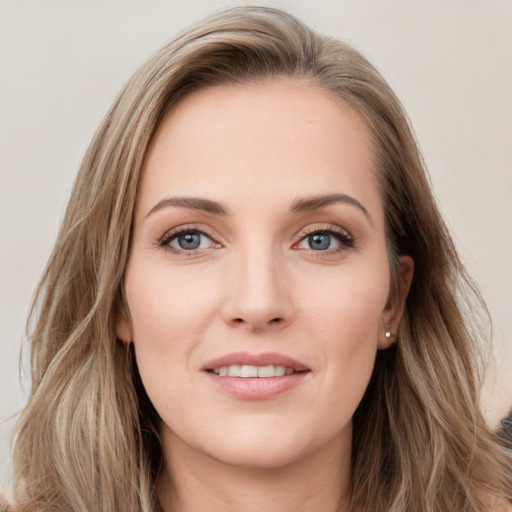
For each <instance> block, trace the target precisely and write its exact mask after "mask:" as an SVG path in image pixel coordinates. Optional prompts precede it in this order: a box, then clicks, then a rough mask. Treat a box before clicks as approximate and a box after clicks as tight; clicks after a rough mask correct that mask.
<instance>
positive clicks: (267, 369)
mask: <svg viewBox="0 0 512 512" xmlns="http://www.w3.org/2000/svg"><path fill="white" fill-rule="evenodd" d="M209 371H210V372H212V373H214V374H215V375H218V376H219V377H240V378H242V379H246V378H272V377H283V376H285V375H293V374H294V373H303V372H305V371H307V370H303V371H302V372H299V371H296V370H294V369H293V368H287V367H285V366H280V365H267V366H251V365H246V364H244V365H239V364H233V365H230V366H220V367H217V368H213V369H212V370H209Z"/></svg>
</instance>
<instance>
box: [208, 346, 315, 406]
mask: <svg viewBox="0 0 512 512" xmlns="http://www.w3.org/2000/svg"><path fill="white" fill-rule="evenodd" d="M235 364H238V365H249V366H270V365H274V366H284V367H285V368H292V369H293V370H294V371H295V372H297V373H293V374H291V375H283V376H282V377H267V378H262V377H248V378H242V377H227V376H225V377H220V376H219V375H216V374H215V373H213V371H212V370H213V369H214V368H220V367H221V366H231V365H235ZM201 370H203V371H204V372H205V375H206V377H208V378H209V380H210V382H212V383H213V384H214V385H215V386H216V387H217V388H218V389H220V390H221V391H222V392H224V393H227V394H228V395H231V396H233V397H235V398H239V399H242V400H266V399H270V398H274V397H276V396H278V395H280V394H281V393H284V392H285V391H288V390H290V389H293V388H294V387H296V386H298V385H299V384H301V383H302V382H304V381H305V380H307V379H308V378H309V377H310V376H311V372H310V371H309V368H308V367H307V366H306V365H305V364H303V363H301V362H300V361H297V360H296V359H292V358H291V357H288V356H284V355H282V354H277V353H273V352H265V353H262V354H256V355H253V354H249V353H247V352H236V353H232V354H227V355H225V356H222V357H219V358H218V359H214V360H213V361H209V362H208V363H206V364H205V365H204V366H203V367H202V368H201Z"/></svg>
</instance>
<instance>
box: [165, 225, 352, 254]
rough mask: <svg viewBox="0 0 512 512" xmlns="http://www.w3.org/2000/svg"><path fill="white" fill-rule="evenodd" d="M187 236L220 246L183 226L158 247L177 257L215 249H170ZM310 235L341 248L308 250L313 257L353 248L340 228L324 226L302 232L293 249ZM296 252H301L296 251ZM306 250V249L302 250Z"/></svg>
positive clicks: (348, 237) (204, 231)
mask: <svg viewBox="0 0 512 512" xmlns="http://www.w3.org/2000/svg"><path fill="white" fill-rule="evenodd" d="M188 234H197V235H204V236H206V237H207V238H209V239H210V240H211V241H212V243H213V244H215V245H217V246H220V244H219V243H217V242H216V241H215V238H214V236H212V234H210V233H208V232H207V231H206V230H204V229H199V228H196V227H192V226H184V227H181V228H178V229H175V230H172V231H170V232H167V233H166V234H165V235H164V236H163V237H162V238H161V239H160V241H159V242H158V244H157V245H158V247H159V248H162V249H164V250H166V251H168V252H171V253H173V254H177V255H184V256H194V255H197V254H198V252H199V251H201V252H203V251H208V250H210V249H213V248H215V247H208V248H202V249H191V250H185V249H178V248H176V247H172V246H171V245H170V242H171V241H173V240H174V239H177V238H178V237H180V236H183V235H188ZM311 235H329V236H333V237H334V238H335V239H336V240H337V241H338V242H339V243H340V244H341V246H340V247H338V248H336V249H326V250H314V249H309V252H310V253H312V254H313V255H314V256H315V257H321V256H325V255H330V254H336V253H339V252H343V251H346V250H349V249H352V248H354V246H355V243H354V238H353V237H352V236H351V235H350V234H349V233H348V232H347V231H345V230H343V229H341V228H336V227H333V226H332V225H326V226H315V227H314V228H307V229H305V230H304V232H303V234H302V236H301V238H300V240H299V241H298V242H297V243H295V244H294V246H293V247H294V248H297V245H299V244H300V243H301V242H303V241H304V240H306V239H307V238H308V237H310V236H311ZM297 250H301V249H298V248H297ZM304 250H308V249H304Z"/></svg>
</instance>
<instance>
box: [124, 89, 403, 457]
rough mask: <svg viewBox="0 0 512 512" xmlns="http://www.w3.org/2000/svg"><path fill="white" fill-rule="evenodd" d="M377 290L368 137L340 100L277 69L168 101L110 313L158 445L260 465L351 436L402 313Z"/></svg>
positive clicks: (377, 206)
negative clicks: (129, 345) (120, 298)
mask: <svg viewBox="0 0 512 512" xmlns="http://www.w3.org/2000/svg"><path fill="white" fill-rule="evenodd" d="M389 286H390V279H389V266H388V258H387V253H386V243H385V236H384V217H383V207H382V203H381V197H380V194H379V191H378V189H377V186H376V182H375V179H374V176H373V174H372V149H371V144H370V141H369V135H368V132H367V129H366V127H365V125H364V123H363V122H362V120H361V118H360V117H359V115H358V114H357V113H356V112H355V111H354V110H353V109H352V108H351V107H350V106H349V105H348V104H346V103H345V102H343V101H341V100H339V99H337V98H334V97H333V96H332V95H330V94H329V93H328V92H326V91H324V90H322V89H319V88H316V87H313V86H309V85H305V84H303V83H299V82H297V81H292V80H287V79H280V80H273V81H268V82H265V83H262V84H258V85H247V86H218V87H213V88H210V89H206V90H201V91H199V92H196V93H193V94H191V95H190V96H188V97H186V98H185V99H184V100H183V101H181V102H180V103H179V104H178V105H177V106H176V107H174V108H173V109H172V110H171V111H170V112H168V113H167V115H166V116H165V117H164V119H163V121H162V122H161V124H160V126H159V128H158V130H157V131H156V134H155V136H154V137H153V140H152V142H151V145H150V148H149V150H148V152H147V155H146V158H145V162H144V166H143V175H142V182H141V184H140V188H139V191H138V200H137V205H136V213H135V224H134V233H133V241H132V246H131V253H130V257H129V262H128V266H127V270H126V277H125V287H126V297H127V303H128V309H129V312H130V316H131V322H128V321H126V320H125V319H123V318H121V319H120V320H119V322H118V335H119V337H120V338H121V339H122V340H124V341H125V342H128V341H130V340H131V341H133V343H134V345H135V352H136V358H137V363H138V367H139V371H140V375H141V378H142V382H143V383H144V386H145V389H146V391H147V394H148V396H149V398H150V399H151V401H152V403H153V405H154V407H155V408H156V410H157V411H158V413H159V415H160V417H161V420H162V424H161V430H162V437H163V442H164V446H165V447H164V451H165V450H171V451H172V450H178V449H179V450H182V451H189V453H190V454H192V453H194V454H195V455H199V456H202V455H207V456H209V457H212V458H213V459H216V460H219V461H223V462H226V463H229V464H236V465H242V466H253V467H266V466H278V465H282V464H286V463H288V462H291V461H293V460H296V459H297V458H300V457H306V456H308V455H311V454H314V453H319V452H321V451H325V453H329V452H331V451H332V450H333V449H334V450H337V449H340V450H345V451H346V450H347V449H348V450H349V447H350V443H351V435H352V430H351V418H352V415H353V413H354V411H355V409H356V407H357V405H358V404H359V402H360V400H361V398H362V396H363V393H364V391H365V389H366V387H367V385H368V381H369V379H370V375H371V373H372V368H373V364H374V359H375V355H376V351H377V349H378V348H386V347H387V346H388V344H389V341H388V339H387V338H386V336H385V332H386V330H388V328H387V325H388V324H392V325H393V326H394V327H395V326H396V323H397V321H398V319H397V318H396V316H395V317H393V318H392V311H391V307H390V305H389V303H388V295H389ZM398 309H399V308H398ZM394 311H396V310H395V309H394ZM391 330H393V329H391ZM226 374H227V375H226Z"/></svg>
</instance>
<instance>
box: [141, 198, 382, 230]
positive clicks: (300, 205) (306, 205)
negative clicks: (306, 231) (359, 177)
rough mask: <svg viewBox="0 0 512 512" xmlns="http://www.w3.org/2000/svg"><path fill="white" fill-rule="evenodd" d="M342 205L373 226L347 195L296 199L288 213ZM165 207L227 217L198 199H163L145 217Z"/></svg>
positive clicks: (218, 206) (221, 209) (212, 204)
mask: <svg viewBox="0 0 512 512" xmlns="http://www.w3.org/2000/svg"><path fill="white" fill-rule="evenodd" d="M336 203H343V204H348V205H351V206H355V207H356V208H358V209H359V210H360V211H362V212H363V213H364V215H365V216H366V218H367V219H368V222H369V223H370V224H371V225H372V226H373V222H372V218H371V217H370V214H369V213H368V210H367V209H366V208H365V207H364V206H363V205H362V204H361V203H360V202H359V201H358V200H357V199H356V198H354V197H352V196H349V195H347V194H329V195H324V196H314V197H309V198H297V199H295V200H294V201H293V203H292V205H291V206H290V210H289V211H290V213H303V212H310V211H315V210H320V209H321V208H325V207H326V206H330V205H331V204H336ZM167 206H178V207H181V208H189V209H191V210H200V211H204V212H207V213H212V214H214V215H227V214H228V211H227V209H226V208H225V207H224V206H222V204H220V203H218V202H216V201H211V200H210V199H203V198H200V197H165V198H164V199H162V200H161V201H159V202H158V203H157V204H156V205H155V206H153V208H151V210H150V211H149V213H148V214H147V215H146V217H149V216H150V215H151V214H153V213H155V212H156V211H158V210H161V209H162V208H165V207H167Z"/></svg>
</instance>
